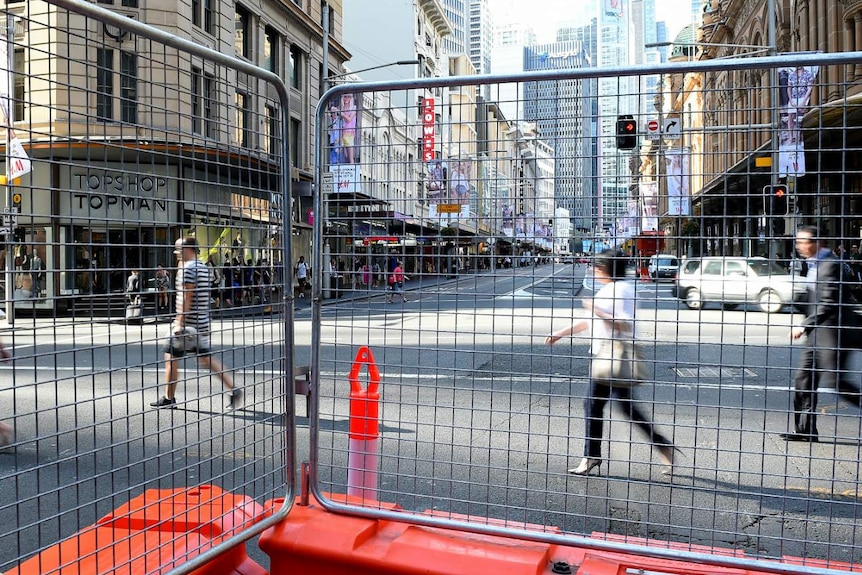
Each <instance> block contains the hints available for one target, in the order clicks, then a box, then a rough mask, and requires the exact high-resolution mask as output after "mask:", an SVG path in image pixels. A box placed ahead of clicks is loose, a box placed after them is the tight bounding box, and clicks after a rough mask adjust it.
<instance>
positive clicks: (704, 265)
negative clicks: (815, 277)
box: [675, 256, 807, 313]
mask: <svg viewBox="0 0 862 575" xmlns="http://www.w3.org/2000/svg"><path fill="white" fill-rule="evenodd" d="M675 291H676V296H677V297H678V298H680V299H682V300H685V304H686V305H687V306H688V307H689V309H701V308H702V307H703V306H704V305H706V304H707V303H709V302H715V303H719V304H721V305H722V306H723V307H724V309H735V308H736V307H737V306H738V305H739V304H745V303H756V304H757V305H758V307H759V308H760V309H761V310H762V311H764V312H766V313H775V312H778V311H780V310H781V309H782V308H783V307H784V306H786V305H793V304H794V303H800V302H804V301H805V298H806V297H807V288H806V284H805V281H804V280H802V279H801V278H800V277H799V276H796V275H792V274H791V273H790V272H788V271H787V270H786V269H784V268H783V267H781V266H780V265H778V264H777V263H775V262H772V261H770V260H768V259H766V258H760V257H742V256H739V257H706V258H692V259H689V260H686V261H685V262H684V263H683V264H682V266H681V267H680V269H679V274H678V275H677V280H676V290H675Z"/></svg>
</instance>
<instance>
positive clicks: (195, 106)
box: [192, 68, 203, 134]
mask: <svg viewBox="0 0 862 575" xmlns="http://www.w3.org/2000/svg"><path fill="white" fill-rule="evenodd" d="M202 83H203V74H202V73H201V69H200V68H192V132H193V133H195V134H200V133H201V117H202V112H203V102H202V97H201V84H202Z"/></svg>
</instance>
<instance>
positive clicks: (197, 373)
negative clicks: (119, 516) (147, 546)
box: [0, 2, 293, 573]
mask: <svg viewBox="0 0 862 575" xmlns="http://www.w3.org/2000/svg"><path fill="white" fill-rule="evenodd" d="M58 4H61V3H58ZM68 4H75V3H74V2H73V3H68ZM80 4H83V6H84V7H83V8H82V7H81V5H80ZM134 5H135V6H136V5H137V4H136V3H135V4H134ZM123 6H126V4H125V3H124V4H123ZM8 8H9V10H8V14H9V15H10V17H11V18H13V19H14V22H13V23H12V24H11V26H10V27H9V29H8V30H9V33H8V34H7V35H5V36H4V37H3V38H0V45H2V47H3V48H4V55H3V56H2V57H0V61H2V62H3V63H4V64H3V70H2V71H0V75H2V76H3V77H4V78H5V77H6V72H7V70H8V71H9V78H10V81H9V84H8V86H7V88H8V89H9V93H10V95H11V97H10V99H9V100H8V106H7V107H6V111H7V112H8V113H7V115H6V117H7V118H8V120H9V121H10V122H12V125H13V126H14V130H9V139H8V140H7V146H6V155H5V158H6V159H7V163H8V164H9V166H8V170H7V174H9V175H10V176H11V178H10V180H9V185H8V187H5V188H4V190H5V191H6V193H5V196H6V204H5V205H6V208H7V209H5V210H4V215H5V216H6V219H5V221H4V226H3V232H4V236H3V237H4V238H5V243H4V245H3V250H2V252H0V269H2V270H3V271H2V273H0V278H2V281H0V283H2V284H3V285H2V286H0V289H5V294H6V297H5V313H6V320H5V321H4V322H3V326H2V329H0V339H2V343H3V346H4V348H5V350H7V352H8V355H9V357H8V359H7V360H6V361H5V362H4V363H3V364H2V365H0V405H2V406H3V407H2V409H0V421H2V426H3V427H2V428H0V431H2V434H0V442H2V451H0V517H2V518H3V521H2V522H0V523H2V524H0V571H4V572H5V571H6V570H7V569H10V568H12V567H13V566H15V565H16V564H17V563H18V562H20V561H22V560H24V559H26V558H28V557H31V556H32V555H33V554H35V553H37V552H39V551H41V550H43V549H46V548H47V547H49V546H51V545H54V544H55V543H57V542H59V541H60V540H62V539H64V538H67V537H69V536H71V535H73V534H75V533H76V532H78V531H79V530H82V529H85V528H87V527H88V526H91V525H93V524H94V523H96V521H97V520H99V519H100V518H102V517H105V516H106V515H107V514H108V513H110V512H111V511H112V510H113V509H116V508H118V507H119V506H120V505H123V504H126V503H127V502H129V500H132V499H134V498H137V497H139V496H141V494H142V493H143V492H144V491H145V490H150V489H162V490H167V491H163V492H160V493H161V494H162V495H159V496H158V497H156V500H154V501H149V502H148V503H147V504H146V505H144V507H146V508H149V506H152V509H154V510H155V509H158V506H159V503H160V502H163V501H166V500H168V499H169V497H170V494H171V493H173V492H174V491H177V492H179V491H183V490H185V489H186V488H193V487H195V486H198V485H201V484H211V485H213V486H215V487H218V488H221V489H224V490H225V491H229V492H232V493H234V494H236V495H239V496H248V497H249V498H250V499H253V500H256V501H257V502H258V503H263V502H264V500H267V499H270V498H273V497H285V496H287V497H288V499H290V498H291V496H290V492H289V491H288V487H289V486H290V485H292V479H291V477H290V475H288V473H287V466H288V464H289V462H290V461H291V460H292V458H293V455H292V449H291V445H292V444H291V442H292V437H290V436H288V434H287V433H286V431H285V429H286V427H289V426H290V425H292V417H293V415H292V410H291V409H289V406H290V405H292V398H291V397H290V396H289V395H288V394H287V388H288V383H287V382H286V381H285V373H290V372H292V368H293V364H292V355H291V353H290V349H289V348H288V347H287V345H286V342H287V341H289V340H290V334H291V333H292V321H291V318H292V308H290V307H289V306H286V305H285V303H284V302H285V299H286V298H290V297H292V296H291V294H290V293H289V286H290V283H289V281H288V282H287V283H286V282H285V278H290V277H291V276H290V273H289V272H290V270H287V271H285V268H284V263H285V262H289V261H290V259H291V256H290V255H289V249H290V245H291V244H290V232H289V229H290V228H289V226H288V225H287V222H288V219H289V217H288V212H287V211H286V209H287V208H286V203H285V201H284V198H285V197H289V196H287V194H288V193H289V190H288V189H287V186H286V184H285V182H286V181H287V180H286V178H285V171H286V166H285V158H286V157H287V155H286V151H285V150H286V148H285V146H286V142H285V139H284V137H283V121H284V118H285V107H284V102H285V100H284V98H282V95H283V94H285V93H286V92H285V90H284V87H283V85H281V84H278V85H277V84H274V83H272V82H271V81H270V79H271V78H274V77H275V76H274V75H272V74H269V75H267V74H268V73H265V72H264V71H263V70H260V69H256V68H254V67H253V66H251V65H250V64H248V63H246V62H240V61H239V60H236V59H233V58H228V57H226V56H222V55H221V54H219V53H218V52H217V51H214V50H209V49H206V48H203V47H201V46H197V45H193V44H192V43H190V42H188V43H187V44H182V42H181V41H180V40H179V39H178V38H177V37H176V35H174V34H171V33H170V32H169V31H161V30H155V29H152V28H148V27H147V26H144V25H141V24H139V23H137V22H135V21H134V20H131V19H129V18H127V17H126V16H127V15H130V16H134V14H133V13H135V12H136V11H135V10H133V9H131V8H129V9H125V11H123V10H120V12H121V13H120V14H119V15H117V14H114V15H113V17H111V13H107V14H108V16H104V14H105V13H106V12H105V11H104V10H103V9H101V8H99V7H97V6H94V5H91V4H88V3H79V5H78V6H77V7H76V8H75V9H76V10H77V12H71V11H69V10H67V9H66V8H61V7H58V6H57V5H54V4H49V3H44V2H26V3H15V4H14V5H13V4H12V3H10V4H9V7H8ZM126 12H128V13H129V14H126ZM84 13H87V14H89V16H85V15H84ZM126 22H128V25H126V24H125V23H126ZM183 46H185V48H184V47H183ZM6 55H8V56H9V59H8V61H9V63H10V64H9V66H8V68H7V67H6V64H5V62H6ZM5 105H6V101H5V100H4V106H5ZM4 119H5V118H4ZM4 125H6V124H4ZM10 160H11V161H10ZM286 230H287V233H285V231H286ZM183 238H185V239H186V242H187V244H186V247H184V248H183V249H181V250H180V251H181V253H180V254H179V255H176V254H175V241H176V240H179V239H183ZM190 239H194V240H195V242H190ZM193 243H196V244H197V245H196V246H195V245H193ZM178 275H181V277H182V279H181V280H179V281H178V280H177V277H178ZM285 285H287V286H288V293H285ZM180 324H182V325H183V327H184V328H185V330H186V331H185V334H186V336H185V337H183V338H179V337H177V336H176V334H177V333H179V331H180ZM188 328H195V331H196V336H195V334H194V333H193V332H192V330H190V329H188ZM172 334H174V335H172ZM166 346H168V347H166ZM166 357H173V358H176V359H175V360H174V361H173V362H170V365H172V366H173V367H174V368H176V372H175V373H174V372H173V371H172V370H170V369H168V366H169V364H168V363H166ZM168 383H170V384H171V385H170V386H169V385H167V384H168ZM165 398H167V399H168V400H173V401H174V403H172V404H170V403H171V402H170V401H167V402H166V401H165ZM159 401H161V402H162V405H161V406H160V407H161V408H158V407H159V406H154V405H153V404H154V403H156V404H157V403H158V402H159ZM165 403H168V404H169V405H164V404H165ZM291 435H292V434H291ZM197 494H198V495H200V492H197ZM203 507H204V504H203V503H202V504H201V505H200V506H195V505H192V509H190V510H189V513H194V514H196V513H203V511H202V510H201V509H202V508H203ZM147 513H150V512H149V511H147ZM159 513H160V512H157V511H152V514H153V515H152V516H154V517H161V519H160V521H161V522H162V525H161V527H159V528H158V530H159V531H170V530H171V529H170V527H168V526H167V525H168V523H169V516H170V514H168V515H161V516H160V515H159ZM234 513H235V510H233V511H232V510H231V508H230V506H226V507H225V508H218V509H217V510H216V511H214V512H213V514H214V518H213V522H214V523H219V522H220V523H221V524H223V525H226V526H227V527H224V529H223V531H218V530H215V531H214V530H209V531H201V533H205V534H206V535H205V536H204V537H203V538H202V541H201V542H200V543H199V544H189V542H188V540H185V543H184V545H185V551H183V553H184V555H183V556H182V557H174V558H173V559H175V560H176V561H177V562H182V561H183V560H185V559H189V558H191V557H194V556H198V555H200V553H201V552H203V551H205V550H206V549H208V548H209V547H211V546H212V545H213V544H215V543H218V542H220V541H222V540H223V539H225V538H230V537H237V536H243V534H244V533H247V532H248V529H249V527H250V526H251V523H252V522H253V520H252V519H251V518H252V517H254V519H255V520H256V519H260V514H257V515H256V516H254V514H251V515H250V516H249V518H248V520H247V521H236V517H235V514H234ZM195 516H197V515H195ZM215 532H218V537H216V536H215V535H213V533H215ZM181 536H182V535H181V534H179V533H178V534H177V537H181ZM245 536H247V535H245ZM117 537H118V541H117V542H118V543H122V541H123V540H126V538H128V540H134V537H135V535H134V533H126V534H125V535H118V536H117ZM100 541H101V543H100V545H101V544H104V543H105V540H104V538H101V537H100ZM168 543H169V541H168V540H167V539H165V540H163V541H162V542H161V544H168ZM130 546H132V547H134V545H132V544H130ZM180 547H181V546H179V545H178V546H177V547H176V548H177V549H179V548H180ZM96 551H97V550H96V549H88V548H86V547H81V549H80V551H79V556H78V557H72V558H70V557H65V558H64V559H63V561H65V562H66V563H69V562H73V561H75V560H77V559H81V560H87V558H88V557H90V556H91V554H94V553H95V552H96ZM186 554H187V555H186ZM127 559H128V560H133V559H135V558H134V557H133V558H131V559H129V558H126V559H123V558H122V554H118V555H117V557H116V559H115V560H116V561H118V562H122V561H126V560H127ZM138 559H139V558H138ZM58 567H59V565H58ZM116 567H117V568H119V569H122V568H123V566H122V565H116ZM39 571H40V572H43V573H44V572H48V571H49V569H48V568H47V567H46V566H44V565H43V566H42V567H41V568H40V569H39Z"/></svg>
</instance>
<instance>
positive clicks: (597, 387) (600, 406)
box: [584, 380, 672, 459]
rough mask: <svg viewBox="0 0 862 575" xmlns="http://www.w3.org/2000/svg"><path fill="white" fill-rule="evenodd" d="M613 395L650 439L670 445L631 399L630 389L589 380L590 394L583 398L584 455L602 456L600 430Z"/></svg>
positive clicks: (595, 457) (630, 418)
mask: <svg viewBox="0 0 862 575" xmlns="http://www.w3.org/2000/svg"><path fill="white" fill-rule="evenodd" d="M611 396H613V397H614V398H615V399H616V400H617V402H619V405H620V407H621V408H622V410H623V413H625V415H626V417H628V418H629V420H630V421H631V422H632V423H634V425H635V426H636V427H638V428H639V429H641V430H642V431H643V432H644V433H645V434H646V435H647V437H649V439H650V441H651V442H652V443H654V444H656V445H672V443H671V441H670V440H669V439H668V438H666V437H665V436H664V435H662V434H661V433H659V432H658V431H656V429H655V425H653V423H652V421H650V420H649V418H648V417H647V416H646V415H645V414H644V412H643V411H642V410H641V408H640V406H639V405H638V404H637V403H635V402H634V401H633V400H632V391H631V389H629V388H627V387H608V386H607V385H603V384H601V383H596V382H595V381H592V380H591V381H590V394H589V395H588V396H587V397H586V399H584V412H585V413H586V416H587V420H586V423H587V437H586V441H585V443H584V457H589V458H592V459H600V458H601V457H602V430H603V427H604V411H605V405H607V403H608V399H610V398H611Z"/></svg>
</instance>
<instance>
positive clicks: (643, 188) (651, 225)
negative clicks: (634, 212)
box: [638, 182, 658, 232]
mask: <svg viewBox="0 0 862 575" xmlns="http://www.w3.org/2000/svg"><path fill="white" fill-rule="evenodd" d="M638 190H639V192H640V199H641V231H643V232H657V231H658V182H641V183H640V184H638Z"/></svg>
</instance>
